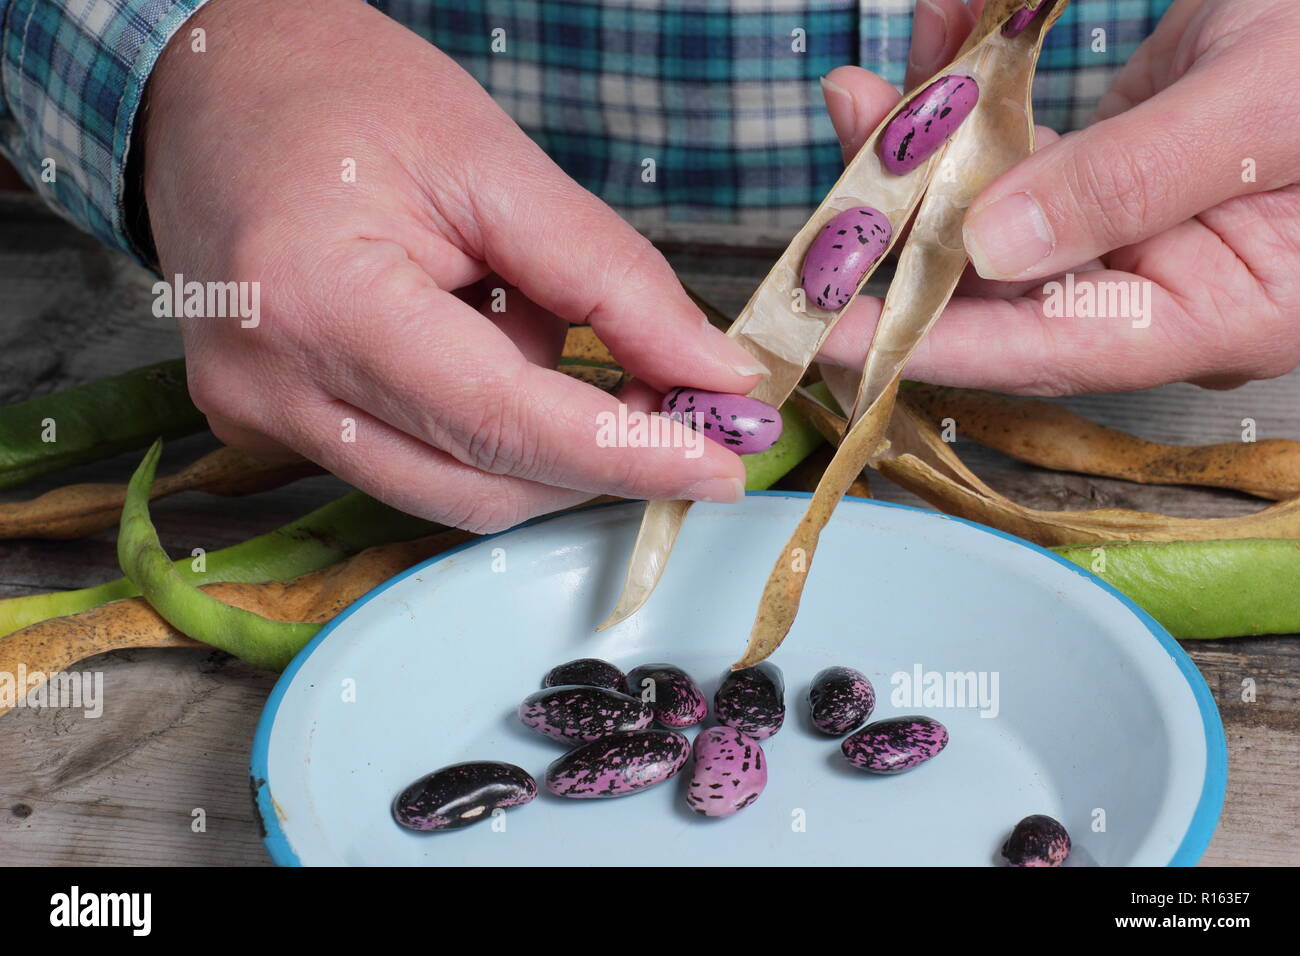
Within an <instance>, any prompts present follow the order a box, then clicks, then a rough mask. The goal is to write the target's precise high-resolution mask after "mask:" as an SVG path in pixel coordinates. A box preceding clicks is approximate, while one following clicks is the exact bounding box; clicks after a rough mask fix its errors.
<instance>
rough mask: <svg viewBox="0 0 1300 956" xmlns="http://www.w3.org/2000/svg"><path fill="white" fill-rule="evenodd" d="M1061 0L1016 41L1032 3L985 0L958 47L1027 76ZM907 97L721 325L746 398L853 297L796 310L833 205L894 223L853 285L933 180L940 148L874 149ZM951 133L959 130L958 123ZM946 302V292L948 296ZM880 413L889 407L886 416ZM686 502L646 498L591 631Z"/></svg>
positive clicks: (772, 399) (773, 390)
mask: <svg viewBox="0 0 1300 956" xmlns="http://www.w3.org/2000/svg"><path fill="white" fill-rule="evenodd" d="M1067 3H1068V0H1060V2H1058V3H1056V5H1055V7H1054V8H1053V10H1051V11H1049V13H1048V15H1047V17H1045V18H1041V19H1040V20H1036V21H1035V24H1032V25H1031V26H1030V27H1029V28H1028V29H1026V30H1025V32H1024V33H1023V34H1021V35H1020V36H1019V37H1017V38H1015V39H1014V40H1008V39H1006V38H1004V37H1001V36H999V35H998V31H999V30H1000V28H1001V25H1002V23H1003V22H1005V21H1006V20H1007V18H1008V17H1010V16H1011V14H1012V13H1014V12H1015V11H1016V10H1019V9H1021V8H1023V7H1027V6H1028V5H1029V4H1028V2H1026V0H989V2H988V3H987V4H986V5H985V9H984V13H983V15H982V16H981V18H980V22H979V24H978V25H977V26H976V29H975V31H974V32H973V33H972V34H971V37H970V38H969V39H968V40H967V43H966V46H965V47H963V55H964V54H965V52H967V51H969V50H972V49H975V48H976V47H978V46H980V45H981V44H983V43H985V41H988V43H989V44H990V45H992V46H993V47H996V48H1005V49H1006V50H1009V51H1013V53H1012V56H1011V57H1010V58H1009V59H1014V58H1015V57H1018V58H1020V59H1021V60H1025V59H1028V61H1029V64H1028V69H1027V74H1026V75H1027V77H1028V78H1032V75H1033V61H1034V60H1036V59H1037V55H1038V48H1039V38H1040V36H1041V33H1042V32H1043V31H1045V30H1046V28H1047V25H1050V23H1051V22H1052V21H1054V20H1055V18H1056V17H1057V16H1059V15H1060V11H1061V10H1062V9H1064V7H1065V6H1066V4H1067ZM961 62H962V56H959V57H958V61H957V62H956V63H954V65H953V66H952V67H950V68H948V69H945V70H943V71H942V72H941V73H939V74H936V78H937V77H938V76H941V75H944V74H947V73H951V72H954V71H956V70H957V69H960V68H961V66H960V65H961ZM1013 68H1014V69H1019V65H1018V64H1013ZM981 85H982V84H981ZM1004 88H1005V87H1004ZM980 99H981V101H982V100H983V99H984V96H983V95H981V97H980ZM1012 102H1013V110H1012V112H1015V111H1016V110H1017V109H1019V108H1020V105H1021V104H1022V103H1023V108H1024V109H1025V110H1026V112H1027V111H1028V110H1029V109H1030V106H1029V88H1028V82H1026V84H1025V87H1024V89H1016V95H1015V97H1013V98H1012ZM907 103H908V98H907V97H905V98H904V99H903V100H902V101H900V102H899V104H898V105H897V106H896V107H895V108H894V109H893V110H892V111H891V112H890V114H889V115H888V116H887V117H886V118H885V119H884V121H882V122H881V123H880V125H879V126H877V127H876V129H875V130H874V131H873V132H872V134H871V136H870V137H868V139H867V141H866V142H865V143H864V144H863V146H862V148H861V149H859V151H858V153H857V155H856V156H854V157H853V159H852V160H851V161H850V162H849V163H848V165H847V166H846V168H845V170H844V173H843V174H842V175H841V176H840V178H839V180H838V181H837V182H836V183H835V185H834V186H833V187H831V189H830V191H829V192H828V193H827V195H826V198H825V199H823V200H822V202H821V205H819V206H818V207H817V209H816V211H815V212H813V214H812V216H811V217H810V218H809V219H808V221H807V223H805V225H804V226H803V228H802V229H800V230H799V232H798V233H797V234H796V235H795V237H794V239H792V240H791V242H790V245H789V246H788V247H787V248H786V250H785V252H784V253H782V255H781V258H780V259H778V260H777V262H776V264H775V265H774V266H773V267H772V270H771V271H770V272H769V273H768V274H767V277H766V278H765V279H764V280H763V281H762V282H761V283H760V284H759V286H758V289H757V290H756V291H755V292H754V294H753V296H751V297H750V300H749V302H748V303H747V304H746V305H745V307H744V309H742V310H741V312H740V315H739V316H737V318H736V321H735V322H734V323H732V324H731V326H730V328H728V330H727V334H728V335H730V336H732V337H733V338H735V339H736V341H737V342H738V343H740V344H741V345H742V346H743V347H744V348H745V349H746V350H747V351H749V352H750V354H752V355H753V356H754V357H755V358H757V359H758V360H759V361H761V362H762V363H763V364H764V365H765V366H766V367H767V368H768V370H769V374H768V375H767V376H766V377H765V378H764V379H763V381H761V382H760V383H759V384H758V385H757V386H755V388H754V389H753V390H752V391H751V392H750V393H749V394H750V396H752V397H753V398H757V399H759V400H760V401H764V402H767V403H768V404H770V405H775V406H777V407H780V406H781V405H782V404H784V402H785V400H786V399H787V398H788V397H789V395H790V393H791V392H792V391H793V390H794V388H795V386H797V385H798V384H799V381H800V379H802V378H803V375H804V373H805V372H806V371H807V369H808V366H809V365H811V364H812V362H813V359H814V358H815V357H816V355H817V352H818V351H819V350H820V349H821V346H822V343H823V342H825V341H826V337H827V336H828V335H829V334H830V332H831V330H832V329H833V328H834V327H835V323H836V322H838V321H839V318H840V316H841V315H843V314H844V311H845V310H846V309H848V307H849V305H851V304H852V300H850V302H849V303H847V304H846V305H845V306H844V308H843V309H840V310H839V311H838V312H829V311H826V310H823V309H819V308H817V307H816V306H815V305H813V304H812V303H811V302H806V303H805V305H804V309H803V310H799V309H798V308H797V307H796V301H797V300H796V298H795V295H794V293H795V292H796V290H797V289H798V288H799V270H800V267H801V266H802V265H803V260H804V257H805V256H806V255H807V253H808V248H809V247H810V246H811V245H812V243H813V240H814V239H815V238H816V237H817V234H818V233H819V232H820V231H821V230H822V228H823V227H824V226H825V225H826V223H827V222H828V221H829V220H830V219H832V218H833V217H834V216H836V215H838V214H839V213H841V212H843V211H845V210H847V209H852V208H854V207H856V206H872V207H874V208H875V209H878V210H879V211H880V212H882V213H884V215H885V216H886V218H888V219H889V223H890V226H891V227H892V235H891V236H890V240H889V245H888V246H887V247H886V248H885V250H884V251H882V253H881V255H880V257H879V258H878V259H877V260H876V262H875V263H874V264H873V265H872V267H871V268H870V269H868V270H867V272H866V273H865V274H864V275H863V277H862V280H861V282H860V283H859V284H858V290H859V291H861V289H862V287H863V286H864V285H866V283H867V282H868V281H869V280H870V278H871V276H872V274H873V273H874V272H875V270H876V268H877V267H878V266H879V265H880V263H881V262H883V261H884V258H885V256H886V255H887V254H888V253H889V251H890V250H891V249H892V248H893V247H894V245H895V244H896V243H897V242H898V240H899V238H900V237H901V236H902V235H903V232H904V229H905V227H906V226H907V224H908V222H909V221H911V219H912V217H913V214H914V213H915V212H916V209H917V206H918V204H920V202H921V199H922V197H923V196H924V195H925V193H926V187H927V185H929V184H930V183H931V181H932V180H933V178H934V173H935V170H936V168H937V167H938V165H939V163H940V162H941V161H942V159H943V157H944V155H945V153H946V148H942V149H939V150H936V151H935V153H934V155H932V156H931V157H930V158H929V159H927V160H925V161H924V162H923V163H921V164H920V165H918V166H917V167H916V168H915V169H913V170H911V171H909V172H908V173H906V174H904V175H902V176H897V175H894V174H893V173H890V172H888V171H886V170H885V168H884V166H883V164H882V163H881V161H880V155H879V152H878V149H877V147H878V145H879V141H880V136H881V135H882V133H883V132H884V130H885V128H886V127H887V126H888V125H889V121H890V120H891V119H893V118H894V116H895V115H896V114H897V113H899V112H901V111H902V110H903V109H904V108H905V107H906V106H907ZM978 109H979V107H978V106H977V110H978ZM1022 123H1023V118H1022ZM970 125H971V123H970V120H969V118H968V120H967V122H966V123H964V124H963V129H964V128H966V127H969V126H970ZM958 133H959V134H960V130H959V131H958ZM1027 135H1028V137H1029V139H1028V140H1027V142H1026V152H1027V151H1028V148H1029V147H1031V146H1032V136H1033V122H1032V119H1031V120H1030V122H1029V125H1028V133H1027ZM949 145H951V144H949ZM975 159H976V161H978V162H980V163H981V164H984V163H988V162H990V160H988V159H986V158H983V157H978V156H977V157H975ZM972 195H973V194H972ZM950 234H951V230H948V231H947V232H946V233H945V235H946V236H948V237H949V238H950ZM956 236H957V247H958V248H961V237H960V220H958V229H957V233H956ZM912 241H913V240H912V239H909V240H908V243H907V244H908V245H911V243H912ZM963 256H964V252H963ZM963 263H964V259H963ZM895 281H897V280H895ZM944 301H945V302H946V301H947V299H946V297H944ZM913 347H914V345H913ZM882 411H884V410H883V409H882ZM887 419H888V414H887V411H886V412H885V414H884V420H887ZM859 472H861V469H860V468H859V469H858V470H857V472H855V473H854V475H853V476H851V477H848V478H847V480H846V481H845V482H844V483H843V486H844V487H845V488H847V487H848V486H849V485H850V484H851V483H852V482H853V480H854V478H855V477H856V475H857V473H859ZM690 506H691V503H690V502H687V501H651V502H647V503H646V512H645V517H644V518H643V519H642V522H641V528H640V530H639V531H638V533H637V537H636V541H635V543H634V544H633V546H632V555H631V558H630V559H629V561H628V569H627V574H626V578H625V580H624V584H623V589H622V592H621V593H620V595H619V598H618V601H617V603H616V604H615V607H614V610H613V611H612V612H611V613H610V615H609V617H608V618H606V620H605V621H604V622H603V623H602V624H601V625H600V626H599V627H597V628H596V629H597V630H598V631H599V630H604V629H605V628H607V627H612V626H613V625H615V624H617V623H619V622H620V621H624V620H626V619H627V618H629V617H631V616H632V615H633V614H635V613H636V611H637V610H638V609H639V608H640V607H641V606H642V605H644V604H645V602H646V600H647V599H649V597H650V594H651V593H652V592H653V591H654V589H655V586H656V585H657V584H658V583H659V578H660V576H661V575H662V574H663V569H664V567H665V566H666V564H667V561H668V557H669V555H670V554H671V553H672V549H673V545H674V544H675V542H676V540H677V535H678V532H679V531H680V530H681V526H682V523H683V522H684V521H685V519H686V514H687V512H688V511H689V510H690Z"/></svg>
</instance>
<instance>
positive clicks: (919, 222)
mask: <svg viewBox="0 0 1300 956" xmlns="http://www.w3.org/2000/svg"><path fill="white" fill-rule="evenodd" d="M1025 6H1026V4H1024V3H1023V2H1010V0H1006V2H998V0H989V2H988V3H986V4H985V5H984V9H983V12H982V14H981V16H980V20H979V23H978V24H977V25H976V27H975V29H974V30H973V31H972V33H971V35H970V36H969V37H968V38H967V40H966V43H965V44H964V45H963V46H962V48H961V50H960V51H959V53H958V55H957V58H956V59H955V60H954V61H953V62H952V63H951V64H950V65H949V66H948V67H947V68H946V69H944V70H942V71H941V72H940V74H939V76H938V77H937V78H936V81H931V82H930V83H928V84H926V85H925V86H924V87H922V89H921V91H920V92H919V93H917V94H915V95H914V96H913V97H912V98H911V99H909V100H907V101H905V102H904V103H903V104H902V105H901V107H900V108H899V109H898V110H896V111H895V113H893V114H891V115H890V116H889V117H887V118H886V119H885V120H884V122H883V123H882V124H881V126H880V127H878V129H877V132H876V133H875V134H873V137H874V138H876V140H877V141H878V142H880V143H881V144H882V145H883V143H884V142H885V140H886V136H888V137H889V140H888V141H889V142H890V143H894V142H897V145H898V149H897V150H895V152H894V153H893V154H892V155H893V158H894V159H898V158H899V157H900V156H901V157H902V160H901V162H899V163H897V164H895V168H898V169H904V168H905V167H906V165H907V162H909V161H910V159H909V155H908V154H909V150H910V151H911V152H914V153H918V154H919V153H921V152H923V148H924V149H928V148H929V147H930V145H931V144H932V143H933V141H934V140H937V139H939V138H940V137H941V136H947V140H946V141H944V142H942V145H939V146H937V147H936V148H934V149H933V151H931V152H928V153H927V154H925V155H924V156H921V160H922V162H921V165H919V166H917V167H915V170H913V171H912V172H911V173H909V174H908V175H913V176H915V175H916V171H917V170H927V175H926V179H925V182H924V183H923V184H922V186H923V192H924V195H923V198H922V199H921V202H920V205H919V207H918V209H917V212H916V217H915V219H914V220H913V222H912V227H911V231H910V233H909V235H908V239H907V242H906V244H905V245H904V246H903V249H902V252H901V253H900V255H899V261H898V267H897V269H896V271H895V274H894V278H893V281H892V282H891V283H890V286H889V291H888V293H887V294H886V296H885V302H884V305H883V307H882V309H881V313H880V319H879V320H878V322H877V324H876V331H875V335H874V337H873V338H872V341H871V349H870V351H869V352H868V353H867V359H866V363H865V366H864V368H863V371H862V377H861V380H860V384H859V387H858V391H857V396H856V400H855V401H854V402H853V403H851V405H850V412H849V416H848V418H849V428H848V431H847V432H846V433H845V435H844V438H843V440H842V441H841V443H840V446H839V450H838V451H837V452H836V454H835V457H834V459H832V461H831V463H830V465H829V466H828V467H827V469H826V471H825V473H824V474H823V476H822V479H821V481H820V482H819V484H818V486H817V490H816V491H815V492H814V493H813V499H812V501H811V502H810V504H809V506H808V509H807V511H806V512H805V514H804V516H803V518H802V519H801V521H800V522H799V524H798V526H797V527H796V528H795V530H794V533H793V534H792V535H791V537H790V540H789V541H788V543H787V545H786V547H785V548H784V549H782V552H781V554H780V555H779V556H778V557H777V559H776V561H775V563H774V565H773V568H772V572H771V574H770V575H769V576H768V580H767V584H766V586H765V587H764V589H763V596H762V598H761V600H760V602H759V607H758V611H757V613H756V614H755V617H754V625H753V628H752V630H751V632H750V637H749V643H748V645H747V646H746V648H745V651H744V653H743V654H742V655H741V657H740V660H738V661H737V662H736V663H735V664H734V665H733V666H734V667H736V668H743V667H750V666H753V665H754V664H756V663H758V662H759V661H762V660H764V659H765V658H766V657H768V656H769V655H770V654H771V653H772V652H773V651H775V650H776V648H777V647H779V646H780V645H781V642H782V641H783V640H785V637H786V635H787V634H788V633H789V631H790V627H791V625H792V624H793V623H794V618H795V615H796V614H797V613H798V610H799V601H800V598H801V597H802V594H803V588H804V585H805V583H806V582H807V580H808V576H809V574H810V573H812V568H811V563H812V561H813V559H814V557H815V554H816V551H817V543H818V540H819V538H820V536H821V531H822V528H824V527H825V526H826V523H827V522H828V521H829V520H830V517H831V515H832V514H833V513H834V510H835V507H836V505H837V504H838V503H839V501H840V499H841V498H842V497H843V495H844V493H845V491H846V490H847V489H848V488H849V487H850V486H851V485H852V483H853V482H854V481H855V480H856V479H857V477H858V475H859V473H860V472H861V471H862V470H863V468H865V467H866V466H867V464H868V462H870V461H871V459H872V458H873V456H874V455H875V454H876V452H877V450H878V449H879V448H880V446H881V442H882V440H883V439H884V437H885V431H886V429H887V427H888V425H889V421H890V418H891V416H892V415H893V412H894V405H895V402H894V399H895V395H896V393H897V390H898V384H899V381H900V380H901V378H902V371H903V367H904V366H905V365H906V364H907V361H908V360H909V359H910V358H911V356H912V354H913V353H914V352H915V350H916V348H917V346H918V345H919V344H920V343H921V340H922V339H923V338H924V337H925V335H926V333H927V332H928V331H929V330H930V328H931V327H932V326H933V325H934V322H935V321H936V320H937V319H938V317H939V315H940V313H941V312H942V311H943V309H944V307H945V306H946V305H947V304H948V300H949V299H950V298H951V297H952V294H953V291H954V290H955V289H956V287H957V282H958V280H959V279H960V278H961V275H962V273H963V271H964V270H965V268H966V265H967V261H968V260H967V256H966V251H965V247H964V245H963V244H962V242H961V226H962V219H963V217H964V215H965V211H966V210H967V209H968V208H969V207H970V205H971V203H972V202H973V201H974V200H975V198H976V197H977V196H978V195H979V193H980V192H981V191H982V190H983V189H984V188H985V187H986V186H987V185H989V184H990V183H991V182H992V181H993V180H994V179H996V178H997V177H998V176H1000V175H1001V174H1002V173H1004V172H1006V171H1007V170H1008V169H1010V168H1011V167H1012V166H1014V165H1015V164H1016V162H1018V161H1019V160H1021V159H1023V158H1024V157H1025V156H1027V155H1028V154H1029V153H1030V152H1032V151H1033V144H1034V124H1033V115H1032V109H1031V107H1030V100H1029V93H1030V88H1031V85H1032V82H1033V74H1034V66H1035V63H1036V61H1037V56H1038V50H1039V48H1040V45H1041V40H1042V35H1043V32H1044V31H1045V30H1046V29H1047V27H1048V26H1050V24H1051V23H1052V21H1053V20H1054V19H1055V18H1056V17H1057V16H1059V15H1060V13H1061V11H1062V10H1063V9H1064V7H1065V6H1066V3H1065V2H1064V0H1063V2H1060V3H1056V4H1054V5H1053V6H1052V9H1051V10H1050V11H1049V13H1048V14H1047V15H1046V16H1045V17H1043V18H1041V19H1035V20H1033V21H1031V24H1030V26H1029V27H1028V28H1026V29H1025V30H1024V31H1023V32H1021V33H1020V34H1019V35H1018V36H1017V37H1015V38H1014V39H1008V38H1006V37H1004V36H1002V33H1001V28H1002V25H1003V24H1004V23H1005V22H1006V21H1007V19H1008V18H1009V17H1010V15H1011V14H1012V13H1013V12H1015V11H1016V10H1018V9H1022V8H1024V7H1025ZM953 77H965V78H969V79H971V80H972V81H973V85H974V86H976V87H978V90H979V95H978V96H977V97H976V99H975V102H974V106H973V108H972V109H970V110H969V111H968V113H967V115H966V117H965V118H964V119H962V118H961V113H962V111H963V110H964V109H965V105H966V102H967V101H968V99H969V97H970V96H971V95H972V93H974V90H973V89H966V90H965V92H964V93H962V92H960V91H959V89H958V87H959V86H961V85H962V81H959V80H955V79H951V78H953ZM944 79H947V80H948V81H947V82H945V83H941V84H939V85H938V86H936V82H937V81H939V80H944ZM962 88H963V89H965V87H964V86H963V87H962ZM943 96H947V97H949V99H950V100H952V101H953V103H952V106H951V107H948V108H950V112H949V113H948V114H947V115H946V116H942V117H941V115H940V114H942V113H943V110H944V108H946V107H945V106H944V105H942V102H941V101H942V97H943ZM918 104H919V105H918ZM921 107H924V110H922V109H921ZM909 110H910V111H912V112H910V113H909V112H908V111H909ZM903 116H906V117H907V118H906V119H900V117H903ZM940 120H941V121H940ZM906 122H915V123H918V124H919V126H920V131H923V132H925V136H924V137H922V138H917V136H916V135H914V136H913V140H914V141H915V142H916V147H915V149H911V147H910V144H908V145H907V146H906V148H905V145H904V143H903V139H904V136H905V134H903V135H899V133H898V131H899V130H901V129H902V127H898V126H895V125H894V124H895V123H906ZM927 122H928V123H929V124H930V125H929V128H928V129H927V128H926V123H927ZM953 122H957V125H956V126H955V127H954V128H951V129H950V126H952V124H953ZM868 145H869V146H870V145H872V140H871V139H869V140H868ZM866 152H868V148H867V147H864V148H863V149H862V150H861V151H860V152H859V153H858V155H857V157H855V159H854V164H857V163H859V162H862V160H863V155H862V154H863V153H866ZM891 162H892V160H891ZM938 163H942V164H943V166H944V168H945V171H946V173H945V175H934V167H935V165H936V164H938ZM882 168H883V167H882ZM882 175H885V176H889V175H892V174H891V173H889V172H888V170H887V169H885V170H884V172H883V173H882ZM795 555H798V556H799V560H793V556H795Z"/></svg>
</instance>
